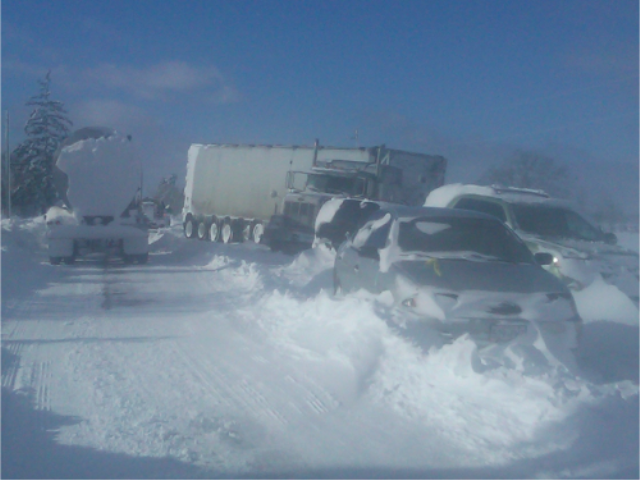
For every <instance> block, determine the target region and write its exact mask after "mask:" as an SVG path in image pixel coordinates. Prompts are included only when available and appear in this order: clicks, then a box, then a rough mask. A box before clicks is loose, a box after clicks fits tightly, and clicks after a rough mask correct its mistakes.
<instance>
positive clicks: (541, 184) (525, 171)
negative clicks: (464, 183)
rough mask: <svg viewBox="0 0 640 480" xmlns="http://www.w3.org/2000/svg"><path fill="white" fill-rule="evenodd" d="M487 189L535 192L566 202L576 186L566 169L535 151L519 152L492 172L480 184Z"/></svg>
mask: <svg viewBox="0 0 640 480" xmlns="http://www.w3.org/2000/svg"><path fill="white" fill-rule="evenodd" d="M478 182H479V183H481V184H485V185H491V184H498V185H503V186H509V187H519V188H534V189H540V190H544V191H546V192H548V193H550V194H551V195H554V196H558V197H563V198H567V197H569V196H571V193H572V191H573V184H572V183H573V182H572V181H571V178H570V176H569V173H568V171H567V168H566V167H565V166H563V165H558V163H557V162H556V161H555V160H554V159H553V158H551V157H547V156H545V155H543V154H541V153H538V152H534V151H525V150H518V151H516V152H514V153H513V154H512V155H511V156H510V157H508V158H507V159H506V160H505V161H503V162H502V163H501V164H499V165H497V166H494V167H491V168H489V169H488V170H487V171H486V172H485V173H484V174H483V175H482V176H481V177H480V179H479V180H478Z"/></svg>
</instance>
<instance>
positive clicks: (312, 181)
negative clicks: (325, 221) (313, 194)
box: [307, 174, 365, 196]
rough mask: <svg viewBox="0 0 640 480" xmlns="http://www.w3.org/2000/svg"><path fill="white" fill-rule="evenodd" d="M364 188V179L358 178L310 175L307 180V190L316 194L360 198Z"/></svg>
mask: <svg viewBox="0 0 640 480" xmlns="http://www.w3.org/2000/svg"><path fill="white" fill-rule="evenodd" d="M364 187H365V182H364V179H362V178H359V177H339V176H334V175H321V174H320V175H319V174H312V175H309V176H308V178H307V188H309V189H311V190H315V191H318V192H325V193H345V194H347V195H352V196H360V195H363V194H364Z"/></svg>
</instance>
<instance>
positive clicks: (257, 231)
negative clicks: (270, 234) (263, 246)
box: [251, 221, 264, 243]
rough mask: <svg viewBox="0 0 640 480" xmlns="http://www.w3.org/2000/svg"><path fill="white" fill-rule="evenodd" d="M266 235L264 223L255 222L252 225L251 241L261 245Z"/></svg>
mask: <svg viewBox="0 0 640 480" xmlns="http://www.w3.org/2000/svg"><path fill="white" fill-rule="evenodd" d="M262 235H264V225H263V224H262V222H259V221H255V222H253V223H252V224H251V239H252V240H253V242H254V243H260V240H262Z"/></svg>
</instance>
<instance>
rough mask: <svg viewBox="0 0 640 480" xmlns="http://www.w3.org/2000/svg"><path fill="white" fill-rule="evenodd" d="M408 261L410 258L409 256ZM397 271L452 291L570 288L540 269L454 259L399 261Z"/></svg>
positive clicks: (548, 290)
mask: <svg viewBox="0 0 640 480" xmlns="http://www.w3.org/2000/svg"><path fill="white" fill-rule="evenodd" d="M405 258H406V256H405ZM394 268H396V269H397V270H398V272H400V273H401V274H403V275H406V276H407V277H408V278H410V279H412V280H413V281H414V282H416V283H417V284H428V285H434V286H437V287H440V288H444V289H447V290H450V291H455V292H461V291H464V290H481V291H485V292H513V293H525V294H527V293H535V292H564V291H565V290H566V287H565V286H564V285H563V284H562V283H561V282H560V281H559V280H558V279H557V278H556V277H554V276H553V275H551V274H550V273H548V272H546V271H544V270H543V269H542V268H540V267H539V266H537V265H533V264H518V265H514V264H511V263H506V262H498V261H473V260H459V259H450V258H429V259H427V258H422V259H415V260H399V261H396V262H394Z"/></svg>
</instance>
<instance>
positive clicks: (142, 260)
mask: <svg viewBox="0 0 640 480" xmlns="http://www.w3.org/2000/svg"><path fill="white" fill-rule="evenodd" d="M137 260H138V263H139V264H140V265H144V264H145V263H147V262H148V261H149V254H148V253H142V254H140V255H138V256H137Z"/></svg>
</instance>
